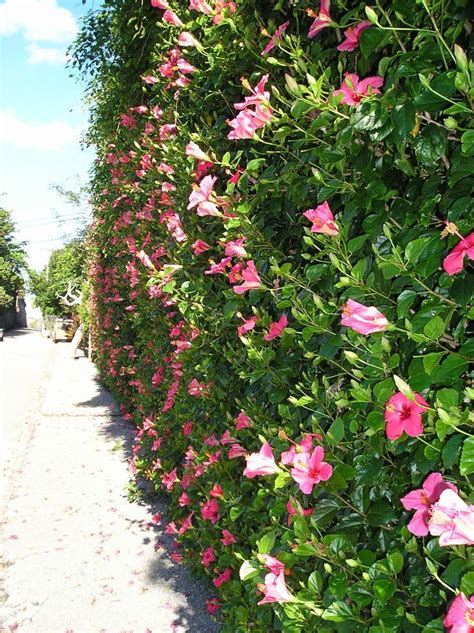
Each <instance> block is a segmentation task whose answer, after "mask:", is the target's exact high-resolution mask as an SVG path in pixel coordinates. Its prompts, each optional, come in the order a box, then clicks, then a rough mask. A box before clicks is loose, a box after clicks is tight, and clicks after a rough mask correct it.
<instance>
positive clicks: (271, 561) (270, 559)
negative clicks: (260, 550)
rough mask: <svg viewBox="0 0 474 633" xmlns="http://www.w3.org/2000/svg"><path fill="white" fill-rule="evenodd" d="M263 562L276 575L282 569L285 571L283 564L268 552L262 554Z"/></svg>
mask: <svg viewBox="0 0 474 633" xmlns="http://www.w3.org/2000/svg"><path fill="white" fill-rule="evenodd" d="M262 558H263V563H264V565H265V567H267V568H268V569H269V570H270V571H271V572H272V574H275V575H277V576H278V574H280V573H281V572H282V571H285V565H284V564H283V563H282V562H281V561H279V560H278V558H275V557H274V556H270V555H269V554H262Z"/></svg>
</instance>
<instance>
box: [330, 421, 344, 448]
mask: <svg viewBox="0 0 474 633" xmlns="http://www.w3.org/2000/svg"><path fill="white" fill-rule="evenodd" d="M327 436H328V440H329V442H330V443H331V444H337V443H338V442H340V441H341V440H342V438H343V437H344V420H342V418H338V419H337V420H335V421H334V422H333V423H332V424H331V426H330V427H329V428H328V430H327Z"/></svg>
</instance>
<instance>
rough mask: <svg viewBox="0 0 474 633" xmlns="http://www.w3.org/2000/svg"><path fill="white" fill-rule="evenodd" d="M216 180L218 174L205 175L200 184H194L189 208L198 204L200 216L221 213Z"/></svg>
mask: <svg viewBox="0 0 474 633" xmlns="http://www.w3.org/2000/svg"><path fill="white" fill-rule="evenodd" d="M216 180H217V177H216V176H205V177H204V178H203V179H202V180H201V182H200V183H199V185H193V191H192V193H191V195H190V196H189V204H188V206H187V208H188V209H192V208H193V207H196V206H197V214H198V215H200V216H205V215H220V211H219V209H218V207H217V205H218V200H217V197H216V195H215V193H214V184H215V182H216Z"/></svg>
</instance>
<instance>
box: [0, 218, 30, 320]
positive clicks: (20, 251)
mask: <svg viewBox="0 0 474 633" xmlns="http://www.w3.org/2000/svg"><path fill="white" fill-rule="evenodd" d="M14 232H15V225H14V224H13V222H12V219H11V214H10V212H9V211H7V210H6V209H0V312H2V311H3V310H5V309H6V308H9V307H11V306H12V305H13V304H14V301H15V298H16V296H17V295H18V294H21V293H22V292H23V288H24V285H25V281H24V278H23V273H24V272H25V270H26V256H25V251H24V247H23V245H22V244H20V243H19V242H18V241H17V240H15V236H14Z"/></svg>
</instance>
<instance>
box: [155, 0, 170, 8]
mask: <svg viewBox="0 0 474 633" xmlns="http://www.w3.org/2000/svg"><path fill="white" fill-rule="evenodd" d="M151 6H152V7H155V9H169V8H170V5H169V4H168V1H167V0H151Z"/></svg>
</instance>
